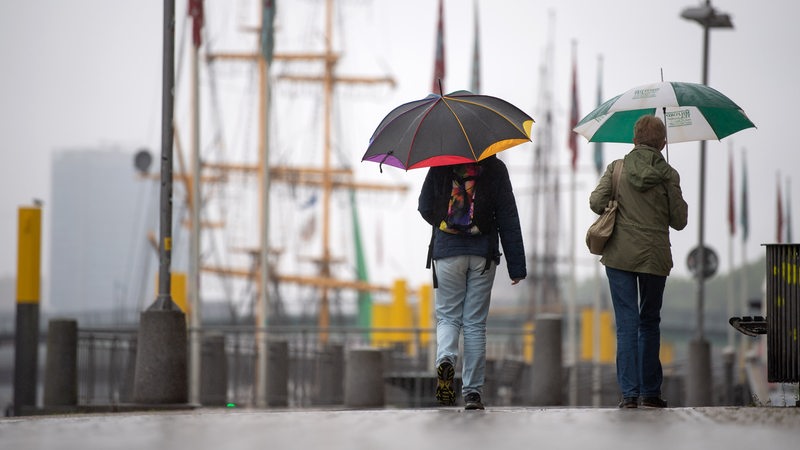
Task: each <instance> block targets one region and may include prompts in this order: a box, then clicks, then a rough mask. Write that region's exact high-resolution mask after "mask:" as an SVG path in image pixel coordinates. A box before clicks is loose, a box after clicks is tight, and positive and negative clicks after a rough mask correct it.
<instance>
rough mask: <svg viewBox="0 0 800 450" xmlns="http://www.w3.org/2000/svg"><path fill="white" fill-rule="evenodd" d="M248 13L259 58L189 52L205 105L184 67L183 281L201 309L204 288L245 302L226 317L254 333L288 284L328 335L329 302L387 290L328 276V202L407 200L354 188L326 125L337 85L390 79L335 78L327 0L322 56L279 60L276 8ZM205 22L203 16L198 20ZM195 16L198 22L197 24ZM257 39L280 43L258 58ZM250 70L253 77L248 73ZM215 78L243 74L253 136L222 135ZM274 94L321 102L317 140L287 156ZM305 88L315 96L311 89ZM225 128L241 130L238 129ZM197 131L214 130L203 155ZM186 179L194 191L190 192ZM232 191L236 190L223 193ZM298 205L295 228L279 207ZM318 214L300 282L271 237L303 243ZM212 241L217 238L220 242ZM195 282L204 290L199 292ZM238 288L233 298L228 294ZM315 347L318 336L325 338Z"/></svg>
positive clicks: (331, 253)
mask: <svg viewBox="0 0 800 450" xmlns="http://www.w3.org/2000/svg"><path fill="white" fill-rule="evenodd" d="M192 3H195V2H192ZM256 3H258V7H259V8H261V7H262V6H263V7H264V8H265V9H264V10H263V14H261V12H262V11H258V12H259V13H260V14H259V15H260V16H261V23H260V24H259V26H256V27H244V28H243V29H242V32H243V33H244V34H249V35H255V36H259V38H260V39H259V41H260V45H258V46H257V47H258V48H257V49H256V50H241V51H240V50H228V51H216V50H212V48H211V47H212V44H213V45H214V46H216V43H214V42H208V43H207V44H206V45H205V46H203V47H201V46H198V45H196V46H195V51H197V49H198V48H199V50H200V52H199V53H198V56H197V58H198V59H196V60H200V59H202V57H200V55H204V56H205V60H204V61H205V62H206V63H207V72H206V73H207V77H206V80H205V81H206V82H207V84H208V87H209V92H210V94H209V96H208V98H207V99H203V98H202V95H200V93H199V92H200V89H199V88H198V86H197V84H198V82H199V81H198V80H199V77H198V76H197V75H196V73H197V71H198V70H199V67H198V66H199V65H196V64H193V73H194V74H195V75H193V76H192V80H193V83H192V84H193V86H192V87H191V88H190V92H192V93H193V94H192V95H191V96H190V97H191V98H192V99H193V100H192V102H191V103H192V107H191V109H192V112H191V114H192V115H193V119H191V121H190V122H191V123H192V124H193V125H192V126H190V128H192V130H194V131H193V133H192V136H193V137H192V139H191V141H192V147H193V158H192V161H193V164H192V165H193V167H194V169H187V168H186V166H182V164H179V165H178V166H179V171H180V167H184V170H183V172H184V173H183V174H180V173H179V174H176V180H183V181H184V183H185V184H186V192H187V193H193V194H190V195H187V206H188V208H189V209H190V210H191V211H194V214H191V219H190V220H189V222H190V224H198V225H200V226H191V227H190V229H191V230H192V240H193V241H194V240H196V241H195V244H194V245H197V247H199V248H198V249H196V250H194V251H193V252H191V253H192V256H191V257H192V258H196V259H197V260H196V262H195V263H194V264H195V267H196V270H197V273H196V274H190V278H193V277H196V279H197V280H198V281H197V283H196V285H197V288H196V290H195V291H194V292H196V293H199V296H198V297H195V298H199V299H200V300H201V301H208V300H209V297H208V296H209V294H208V293H207V292H208V291H207V290H206V289H205V288H206V285H207V284H208V283H213V284H215V285H217V286H218V287H221V289H219V290H220V291H221V292H223V294H222V296H224V297H228V298H230V299H232V298H235V297H240V298H241V297H242V296H246V297H248V298H249V299H250V302H249V304H246V305H241V304H239V305H236V306H232V310H233V309H236V310H237V311H238V314H239V315H242V316H249V315H251V314H252V315H253V316H255V317H254V318H255V320H256V324H257V325H265V324H267V323H270V322H271V321H275V320H279V319H280V317H282V316H283V315H284V313H285V308H286V305H285V304H284V302H283V299H282V295H281V293H280V292H281V289H279V286H289V285H291V286H295V289H300V288H301V287H308V288H311V289H313V290H314V291H315V294H314V295H313V296H312V297H313V298H314V299H313V301H312V302H313V303H314V304H309V303H308V302H304V304H303V305H302V307H303V308H304V309H306V310H308V309H313V310H315V313H314V315H315V316H316V319H317V324H318V325H319V327H320V328H321V329H323V330H326V329H327V328H328V327H329V326H330V325H331V294H332V292H335V291H338V290H355V291H359V292H372V291H388V290H389V287H384V286H378V285H373V284H370V283H369V282H368V281H367V280H364V279H359V277H356V276H355V275H356V273H355V271H350V273H349V275H345V274H344V273H343V271H342V270H336V269H335V267H336V265H337V262H340V261H341V258H340V257H339V255H337V254H336V250H335V249H334V245H332V242H333V241H334V239H333V237H332V229H333V228H334V227H333V224H332V222H333V218H334V217H336V214H335V211H336V210H337V208H336V207H335V205H334V204H333V201H334V194H335V193H336V192H338V191H343V190H345V191H350V193H351V195H350V197H349V198H350V201H351V205H350V207H349V208H348V209H350V208H355V204H354V203H352V202H354V201H355V200H354V199H355V195H354V193H355V192H358V191H366V190H369V191H376V192H397V193H404V192H405V191H406V190H407V187H406V186H386V185H380V184H375V183H362V182H358V181H357V180H355V175H354V171H353V170H352V168H350V167H349V164H347V161H338V162H337V161H335V159H334V153H335V148H334V142H333V129H334V124H333V122H332V120H333V117H334V110H335V107H336V102H335V95H334V94H335V91H336V88H337V86H340V85H353V86H358V85H363V86H367V87H369V86H385V87H393V86H394V79H393V78H392V77H390V76H379V77H367V76H348V75H342V74H340V73H339V71H338V70H337V65H338V63H339V62H340V60H341V59H342V56H343V55H342V53H341V52H339V51H337V50H336V49H335V46H334V34H335V33H334V28H333V23H334V20H333V19H334V11H335V9H334V2H333V0H326V1H325V8H324V17H323V20H324V36H323V39H322V42H323V46H322V48H321V49H320V50H317V51H308V52H305V51H298V52H290V51H281V48H282V46H281V44H280V39H281V38H280V36H281V34H280V33H277V32H276V30H277V31H280V21H277V22H272V20H274V17H275V9H274V4H272V5H269V4H271V3H272V2H270V1H266V2H256ZM210 5H213V6H216V7H218V8H220V6H219V5H214V2H213V1H211V0H206V2H205V6H206V9H208V6H210ZM281 5H284V4H283V3H282V4H281ZM294 6H295V5H288V6H284V7H286V8H291V7H294ZM267 7H272V8H273V9H272V11H271V12H269V13H270V14H271V15H270V14H268V11H266V8H267ZM190 12H191V5H190ZM207 16H208V14H207V13H206V18H207ZM193 17H195V20H197V19H196V16H195V15H193ZM201 23H202V19H201ZM206 23H208V21H207V20H206ZM195 33H196V32H195ZM265 38H268V39H267V40H269V39H273V40H275V41H278V45H277V46H276V49H275V51H274V52H273V51H272V48H270V49H269V51H267V50H266V49H265V48H264V43H265ZM195 43H196V42H195ZM254 68H255V69H256V70H253V69H254ZM242 71H244V72H242ZM223 72H225V74H226V75H227V74H239V75H241V74H242V73H244V74H245V75H246V77H245V78H249V80H247V82H246V83H245V85H244V86H245V90H246V91H247V92H249V93H250V99H249V101H250V102H252V101H253V100H254V99H255V100H256V103H257V105H258V106H257V117H255V119H254V120H250V122H253V123H256V124H257V128H256V129H255V130H254V129H250V128H247V127H245V128H242V129H238V128H236V127H234V128H232V129H233V130H234V131H235V134H231V133H229V132H228V130H229V129H231V127H230V126H229V125H228V126H226V125H223V122H224V121H225V120H231V119H230V118H229V117H224V116H222V115H220V113H219V111H218V106H219V105H220V104H221V103H222V100H221V97H222V95H223V92H221V91H222V90H224V89H228V86H227V85H224V84H223V82H222V81H221V78H222V77H221V75H222V73H223ZM253 74H255V76H253ZM283 83H286V84H289V85H291V86H292V88H293V89H297V90H298V91H300V90H304V92H303V93H305V90H309V91H310V92H313V93H316V92H317V91H316V89H320V91H321V92H320V94H321V95H314V96H313V97H314V98H313V99H312V100H311V103H312V109H313V107H314V106H316V105H314V104H315V103H319V104H320V105H321V107H322V108H321V109H322V111H321V113H320V114H319V117H318V119H319V120H315V121H313V123H314V124H315V125H316V127H317V128H318V129H309V130H308V134H309V135H314V136H319V141H318V142H314V143H312V144H309V145H307V146H304V145H303V141H304V139H297V140H295V141H293V143H292V147H291V148H288V149H287V148H280V147H275V146H274V143H275V142H277V138H280V137H282V136H280V133H281V131H280V129H279V128H278V127H276V126H275V124H274V123H275V122H276V121H282V120H288V119H290V118H293V117H292V116H291V113H284V111H282V110H281V111H280V112H277V111H271V109H273V108H276V105H278V103H279V102H278V101H277V100H276V98H275V96H274V95H272V91H273V90H274V87H275V86H276V85H277V86H280V85H281V84H283ZM306 86H313V87H312V88H310V89H309V88H307V87H306ZM256 93H257V94H256ZM198 97H200V99H199V100H198ZM270 97H272V98H270ZM299 97H300V96H297V98H293V99H290V102H289V103H290V105H289V107H288V109H292V108H294V107H295V106H298V105H300V104H303V103H308V99H306V98H302V99H301V98H299ZM320 97H321V98H320ZM280 106H285V105H280ZM204 107H209V109H208V114H201V111H202V112H205V110H203V108H204ZM248 114H250V115H252V112H246V113H244V115H245V116H246V115H248ZM312 114H314V113H312ZM201 117H202V119H201ZM314 117H316V116H314ZM249 119H253V118H252V117H249ZM233 120H234V121H236V120H241V121H242V123H244V122H245V121H244V120H243V119H241V118H234V119H233ZM201 123H203V124H211V126H210V127H209V128H210V129H212V130H214V131H213V132H212V133H211V135H210V136H208V138H209V139H207V140H208V141H210V142H211V144H207V145H206V147H204V148H200V147H202V146H203V144H200V142H201V139H200V136H198V134H200V133H201V132H202V131H205V129H206V128H204V127H203V126H202V125H200V124H201ZM179 134H180V133H176V147H178V151H179V152H180V151H181V149H182V147H181V145H180V139H179V137H177V136H179ZM253 135H255V139H256V141H255V142H253V137H252V136H253ZM276 135H277V136H276ZM233 142H236V143H237V144H238V145H240V146H242V147H244V148H245V150H244V151H243V152H242V153H241V154H238V155H236V154H233V153H234V152H232V151H231V150H232V147H233V145H232V143H233ZM270 144H272V145H270ZM271 147H273V148H271ZM320 150H321V154H320ZM255 154H257V155H258V156H257V158H253V155H255ZM287 155H290V156H297V155H302V156H304V157H305V158H290V157H287ZM293 159H300V160H303V162H300V163H298V162H296V161H293ZM192 179H194V180H195V181H194V182H192V181H190V180H192ZM231 183H239V184H240V187H243V189H238V190H236V189H230V184H231ZM254 193H255V194H254ZM300 196H308V197H307V199H305V200H303V202H302V203H304V206H303V207H302V209H303V210H302V211H300V212H299V213H298V214H296V215H297V216H305V217H304V220H305V222H303V223H300V220H298V219H297V218H296V217H295V218H293V217H289V216H288V215H287V214H285V213H286V211H285V210H282V209H281V206H280V205H279V204H276V203H280V201H283V200H287V199H289V200H297V199H298V198H300ZM195 199H196V200H195ZM270 200H272V201H270ZM276 200H277V202H275V201H276ZM256 211H257V212H256ZM317 215H319V216H321V222H322V223H321V225H320V226H319V228H320V236H319V238H317V239H310V238H308V236H306V239H305V242H304V243H303V244H302V245H300V246H297V245H295V247H302V249H303V250H304V251H308V250H309V249H310V248H311V247H312V245H311V244H317V248H318V250H317V252H316V254H312V255H306V257H305V258H304V261H305V263H306V264H307V265H312V266H313V267H315V269H316V270H315V272H316V273H311V274H309V271H308V270H306V271H302V270H297V271H292V270H291V269H297V268H298V267H297V266H298V263H295V264H294V265H292V264H286V261H285V260H283V261H282V260H281V258H282V257H283V254H284V252H285V251H286V248H285V247H287V246H289V245H290V243H289V239H288V238H287V239H286V240H284V239H281V240H279V241H277V242H276V241H274V236H275V235H276V234H278V232H281V233H284V232H294V234H301V235H303V234H305V235H308V234H311V233H310V232H309V231H308V230H310V229H312V228H316V224H315V223H314V221H315V220H316V217H317ZM347 217H349V214H348V215H347ZM354 220H357V219H354ZM242 223H247V224H248V225H249V227H246V228H249V229H248V231H247V232H245V233H241V234H239V235H237V231H233V230H232V228H234V227H235V226H237V225H241V224H242ZM353 225H357V224H355V223H354V224H353ZM220 235H223V236H226V237H222V238H220V237H219V236H220ZM201 236H202V237H201ZM231 236H233V237H231ZM253 236H258V239H253ZM295 239H296V238H295ZM301 239H303V238H301ZM339 251H341V250H339ZM265 253H266V257H265ZM219 255H225V256H219ZM248 261H249V263H248ZM264 261H268V264H266V265H265V264H263V263H264ZM191 266H192V264H191V262H190V267H191ZM292 266H294V267H292ZM286 268H288V270H287V269H286ZM201 274H202V276H201ZM210 277H211V278H210ZM212 278H216V280H215V281H216V282H212V281H211V279H212ZM200 279H202V280H203V281H202V284H201V283H200V281H199V280H200ZM190 284H191V283H190ZM234 286H237V287H238V288H237V287H234ZM237 289H238V290H239V292H234V290H237ZM192 295H196V294H193V293H192V289H190V296H192ZM198 320H199V319H198ZM322 336H323V338H324V337H325V334H324V331H323V334H322Z"/></svg>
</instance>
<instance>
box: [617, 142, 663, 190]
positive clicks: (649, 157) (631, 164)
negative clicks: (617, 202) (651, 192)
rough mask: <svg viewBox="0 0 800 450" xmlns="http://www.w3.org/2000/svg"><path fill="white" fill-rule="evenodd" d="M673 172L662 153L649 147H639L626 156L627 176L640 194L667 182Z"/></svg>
mask: <svg viewBox="0 0 800 450" xmlns="http://www.w3.org/2000/svg"><path fill="white" fill-rule="evenodd" d="M671 171H672V167H670V165H669V164H668V163H667V161H666V160H665V159H664V157H663V156H662V155H661V152H660V151H659V150H658V149H656V148H653V147H650V146H648V145H637V146H635V147H634V148H633V150H631V151H630V153H628V154H627V155H625V175H626V176H627V177H628V181H629V182H630V183H631V185H633V187H634V188H635V189H636V190H638V191H640V192H644V191H647V190H648V189H650V188H652V187H653V186H658V185H659V184H661V183H663V182H664V181H667V180H668V179H669V176H670V173H671Z"/></svg>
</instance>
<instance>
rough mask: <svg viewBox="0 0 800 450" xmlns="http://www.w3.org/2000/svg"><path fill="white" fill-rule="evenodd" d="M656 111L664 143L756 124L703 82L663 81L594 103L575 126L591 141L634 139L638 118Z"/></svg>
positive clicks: (718, 135)
mask: <svg viewBox="0 0 800 450" xmlns="http://www.w3.org/2000/svg"><path fill="white" fill-rule="evenodd" d="M646 114H650V115H653V114H654V115H656V116H657V117H659V118H661V120H663V121H664V124H665V125H666V126H667V142H670V143H672V142H688V141H703V140H720V139H722V138H724V137H726V136H730V135H731V134H733V133H736V132H737V131H741V130H744V129H746V128H752V127H755V125H754V124H753V122H751V121H750V119H748V118H747V115H745V113H744V111H742V108H740V107H739V106H738V105H737V104H736V103H734V102H733V101H732V100H731V99H729V98H728V97H726V96H725V95H723V94H721V93H720V92H719V91H717V90H715V89H714V88H711V87H708V86H706V85H704V84H695V83H682V82H677V81H662V82H660V83H653V84H646V85H643V86H638V87H635V88H633V89H630V90H628V91H627V92H625V93H623V94H620V95H618V96H616V97H614V98H612V99H611V100H608V101H607V102H605V103H603V104H602V105H600V106H598V107H597V109H595V110H594V111H592V112H590V113H589V114H587V115H586V117H584V118H583V119H581V121H580V122H578V125H577V126H575V128H573V131H575V132H576V133H578V134H580V135H581V136H583V137H585V138H586V139H588V140H589V142H628V143H631V142H633V125H634V124H635V123H636V121H637V120H638V119H639V117H641V116H643V115H646Z"/></svg>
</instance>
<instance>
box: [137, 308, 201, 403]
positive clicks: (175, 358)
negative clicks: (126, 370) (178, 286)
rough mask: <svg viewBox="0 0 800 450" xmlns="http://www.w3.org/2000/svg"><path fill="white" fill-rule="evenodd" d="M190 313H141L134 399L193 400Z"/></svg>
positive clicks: (143, 400) (159, 401)
mask: <svg viewBox="0 0 800 450" xmlns="http://www.w3.org/2000/svg"><path fill="white" fill-rule="evenodd" d="M187 348H188V346H187V333H186V316H185V315H184V314H183V313H182V312H181V311H180V310H147V311H144V312H142V313H141V316H140V320H139V334H138V341H137V343H136V371H135V375H134V385H133V401H134V402H135V403H139V404H185V403H187V402H188V400H189V387H188V386H189V382H188V378H189V374H188V371H187V363H188V354H187V353H188V352H187Z"/></svg>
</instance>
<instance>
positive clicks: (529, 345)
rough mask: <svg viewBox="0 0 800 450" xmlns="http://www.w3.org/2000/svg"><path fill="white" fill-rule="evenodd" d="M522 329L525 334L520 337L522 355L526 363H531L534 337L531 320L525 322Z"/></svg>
mask: <svg viewBox="0 0 800 450" xmlns="http://www.w3.org/2000/svg"><path fill="white" fill-rule="evenodd" d="M523 329H524V330H525V336H523V338H522V356H523V357H524V358H525V362H527V363H528V364H532V363H533V343H534V340H535V339H536V334H535V333H534V323H533V322H525V325H523Z"/></svg>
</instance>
